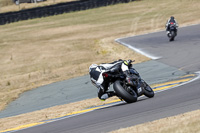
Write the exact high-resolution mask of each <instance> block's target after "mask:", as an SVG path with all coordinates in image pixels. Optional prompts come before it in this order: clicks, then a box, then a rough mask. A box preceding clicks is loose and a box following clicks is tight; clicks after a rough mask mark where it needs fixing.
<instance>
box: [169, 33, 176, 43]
mask: <svg viewBox="0 0 200 133" xmlns="http://www.w3.org/2000/svg"><path fill="white" fill-rule="evenodd" d="M174 37H175V32H174V31H171V36H170V40H169V41H174Z"/></svg>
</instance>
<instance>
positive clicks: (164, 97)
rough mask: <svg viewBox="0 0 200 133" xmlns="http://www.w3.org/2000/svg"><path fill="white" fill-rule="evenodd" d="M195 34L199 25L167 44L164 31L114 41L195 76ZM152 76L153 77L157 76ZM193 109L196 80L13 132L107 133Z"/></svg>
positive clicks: (198, 103) (199, 84)
mask: <svg viewBox="0 0 200 133" xmlns="http://www.w3.org/2000/svg"><path fill="white" fill-rule="evenodd" d="M199 31H200V25H193V26H188V27H183V28H180V29H179V31H178V36H177V37H176V38H175V41H173V42H169V41H168V39H167V37H166V35H165V32H164V31H161V32H156V33H151V34H146V35H141V36H135V37H129V38H123V39H117V41H118V42H120V43H121V44H123V45H129V46H131V47H132V48H134V49H135V48H136V49H138V50H139V51H143V52H145V53H148V55H149V56H151V57H155V59H156V62H159V63H164V64H166V65H167V66H169V67H173V68H177V71H184V72H185V73H187V74H189V73H195V72H197V74H198V73H199V71H200V58H199V55H200V52H199V50H200V32H199ZM157 57H159V58H157ZM167 70H168V69H163V70H162V71H163V72H164V73H165V71H167ZM147 73H148V71H147ZM181 73H182V72H181ZM154 74H155V75H157V74H159V73H154ZM172 75H173V74H172ZM180 75H181V74H180ZM152 76H153V75H152ZM196 109H200V79H197V80H195V81H193V82H190V83H188V84H185V85H183V86H179V87H176V88H173V89H169V90H166V91H163V92H159V93H156V95H155V97H154V98H151V99H149V98H142V99H140V100H138V102H136V103H132V104H126V103H120V104H118V105H115V106H112V107H107V108H103V109H99V110H95V111H92V112H89V113H85V114H81V115H78V116H74V117H70V118H66V119H62V120H58V121H54V122H50V123H47V124H43V125H39V126H35V127H31V128H27V129H24V130H20V131H17V132H20V133H36V132H37V133H47V132H48V133H68V132H69V133H80V132H82V133H83V132H85V133H86V132H87V133H94V132H95V133H98V132H108V131H112V130H116V129H119V128H124V127H128V126H132V125H136V124H140V123H144V122H148V121H152V120H156V119H160V118H164V117H168V116H173V115H177V114H180V113H184V112H188V111H192V110H196Z"/></svg>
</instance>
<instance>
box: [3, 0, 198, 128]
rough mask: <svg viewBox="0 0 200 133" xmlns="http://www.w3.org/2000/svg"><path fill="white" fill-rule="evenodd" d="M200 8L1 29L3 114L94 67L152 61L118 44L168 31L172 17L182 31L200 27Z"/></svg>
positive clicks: (85, 16) (148, 6) (59, 19)
mask: <svg viewBox="0 0 200 133" xmlns="http://www.w3.org/2000/svg"><path fill="white" fill-rule="evenodd" d="M199 8H200V2H199V0H189V1H188V0H177V1H174V0H168V1H164V0H144V1H139V2H132V3H128V4H118V5H114V6H109V7H102V8H98V9H92V10H87V11H80V12H74V13H69V14H63V15H58V16H52V17H47V18H42V19H34V20H28V21H21V22H17V23H12V24H8V25H3V26H0V53H1V54H0V79H1V80H0V109H3V108H5V106H6V105H7V103H9V102H11V101H12V100H14V99H16V98H17V97H18V96H19V94H21V93H23V92H24V91H27V90H30V89H32V88H35V87H38V86H41V85H44V84H49V83H52V82H56V81H61V80H66V79H69V78H72V77H76V76H81V75H85V74H87V73H88V67H89V65H90V64H92V63H101V62H109V61H113V60H116V59H119V58H122V59H129V58H131V59H135V60H136V63H138V62H143V61H146V60H148V58H146V57H143V56H141V55H139V54H137V53H135V52H133V51H130V50H129V49H128V48H126V47H124V46H121V45H118V44H116V43H115V42H114V39H115V38H119V37H125V36H130V35H137V34H142V33H147V32H153V31H157V30H161V29H164V25H165V22H166V20H167V19H168V18H169V16H171V15H174V16H175V17H176V18H177V20H178V22H179V24H180V26H183V25H188V24H195V23H200V12H199ZM166 39H167V38H166ZM88 106H92V104H91V105H88ZM56 110H57V109H56V108H55V109H52V116H53V115H56V114H54V113H55V112H56ZM68 111H69V110H67V109H66V112H68ZM70 111H71V110H70ZM53 112H54V113H53ZM38 113H39V112H38ZM32 116H33V117H34V118H35V120H36V119H37V115H32ZM43 116H45V114H43ZM14 119H15V118H14ZM20 119H24V120H22V121H23V122H21V123H23V124H26V123H28V122H30V121H31V120H29V119H27V117H25V115H24V117H21V118H20ZM7 120H8V121H12V120H13V119H12V118H7ZM0 121H1V119H0ZM13 126H15V125H13ZM4 127H5V128H10V127H9V125H6V124H4Z"/></svg>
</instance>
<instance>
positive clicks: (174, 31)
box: [167, 22, 177, 41]
mask: <svg viewBox="0 0 200 133" xmlns="http://www.w3.org/2000/svg"><path fill="white" fill-rule="evenodd" d="M176 35H177V29H176V24H175V23H174V22H170V25H169V34H167V36H168V37H169V41H174V38H175V37H176Z"/></svg>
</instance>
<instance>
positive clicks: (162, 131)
mask: <svg viewBox="0 0 200 133" xmlns="http://www.w3.org/2000/svg"><path fill="white" fill-rule="evenodd" d="M199 118H200V110H196V111H192V112H188V113H184V114H180V115H177V116H173V117H167V118H164V119H160V120H156V121H153V122H148V123H144V124H140V125H136V126H133V127H128V128H123V129H119V130H116V131H112V132H109V133H200V119H199Z"/></svg>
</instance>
